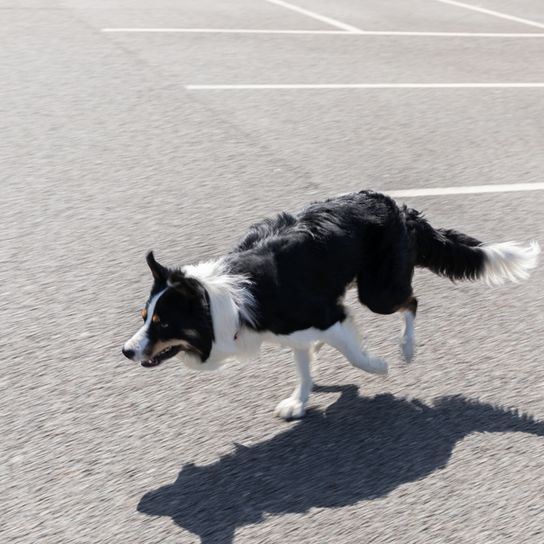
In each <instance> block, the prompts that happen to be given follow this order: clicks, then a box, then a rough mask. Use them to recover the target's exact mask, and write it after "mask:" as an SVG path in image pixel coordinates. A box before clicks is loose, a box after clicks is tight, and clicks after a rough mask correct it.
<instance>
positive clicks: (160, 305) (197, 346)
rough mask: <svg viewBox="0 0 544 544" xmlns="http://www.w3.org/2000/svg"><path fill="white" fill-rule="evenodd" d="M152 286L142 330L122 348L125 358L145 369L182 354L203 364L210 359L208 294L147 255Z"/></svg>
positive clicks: (190, 280)
mask: <svg viewBox="0 0 544 544" xmlns="http://www.w3.org/2000/svg"><path fill="white" fill-rule="evenodd" d="M147 264H148V265H149V268H150V269H151V272H152V274H153V287H152V288H151V293H150V295H149V299H148V301H147V303H146V305H145V307H144V308H143V309H142V311H141V316H142V319H143V321H144V324H143V325H142V327H141V328H140V329H139V330H138V332H136V334H135V335H134V336H133V337H132V338H131V339H130V340H128V341H127V342H126V343H125V345H124V346H123V354H124V355H125V357H128V358H129V359H132V360H133V361H139V362H140V363H141V364H142V366H145V367H153V366H157V365H159V364H160V363H162V362H163V361H165V360H166V359H170V358H171V357H174V356H175V355H177V354H178V353H180V352H182V351H183V352H186V353H188V354H191V355H192V356H194V357H195V356H196V357H197V358H198V359H200V361H202V362H204V361H206V359H207V358H208V357H209V355H210V352H211V349H212V343H213V340H214V336H213V325H212V319H211V314H210V304H209V299H208V295H207V293H206V290H205V289H204V287H203V285H202V284H201V283H200V282H199V281H198V280H196V279H195V278H189V277H186V276H185V274H184V273H183V271H181V270H171V269H169V268H166V267H164V266H162V265H160V264H159V263H158V262H157V261H156V260H155V257H154V256H153V252H149V253H148V255H147Z"/></svg>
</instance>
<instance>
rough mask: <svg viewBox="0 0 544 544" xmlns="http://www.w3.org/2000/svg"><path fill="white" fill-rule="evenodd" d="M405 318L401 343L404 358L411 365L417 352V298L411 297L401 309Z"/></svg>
mask: <svg viewBox="0 0 544 544" xmlns="http://www.w3.org/2000/svg"><path fill="white" fill-rule="evenodd" d="M401 311H402V314H403V317H404V327H403V330H402V338H401V341H400V349H401V351H402V357H403V359H404V360H405V361H406V362H407V363H411V362H412V359H413V358H414V352H415V333H414V322H415V320H416V313H417V298H416V297H410V299H409V300H408V302H407V303H406V304H405V305H404V306H403V307H402V308H401Z"/></svg>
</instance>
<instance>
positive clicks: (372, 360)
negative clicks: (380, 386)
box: [354, 357, 389, 376]
mask: <svg viewBox="0 0 544 544" xmlns="http://www.w3.org/2000/svg"><path fill="white" fill-rule="evenodd" d="M354 366H356V367H357V368H360V369H361V370H364V371H365V372H370V374H380V375H382V376H385V375H386V374H387V373H388V372H389V366H388V364H387V361H385V360H384V359H382V358H380V357H364V358H362V359H361V360H360V361H357V362H356V363H354Z"/></svg>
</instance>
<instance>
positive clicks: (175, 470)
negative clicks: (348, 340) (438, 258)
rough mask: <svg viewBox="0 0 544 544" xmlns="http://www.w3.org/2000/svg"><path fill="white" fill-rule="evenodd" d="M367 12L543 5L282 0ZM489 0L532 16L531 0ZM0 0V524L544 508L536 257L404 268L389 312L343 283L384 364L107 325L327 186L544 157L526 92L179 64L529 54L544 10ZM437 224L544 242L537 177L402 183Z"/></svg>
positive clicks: (273, 66)
mask: <svg viewBox="0 0 544 544" xmlns="http://www.w3.org/2000/svg"><path fill="white" fill-rule="evenodd" d="M294 3H295V4H297V5H299V6H301V7H304V8H306V9H309V10H313V11H315V12H317V13H321V14H324V15H327V16H329V17H333V18H336V19H338V20H340V21H342V22H344V23H346V24H351V25H354V26H358V27H360V28H363V29H365V30H406V31H412V30H413V31H453V32H463V31H467V32H480V31H481V32H538V31H539V30H538V28H535V27H530V26H528V25H523V24H520V23H516V22H514V21H510V20H506V19H499V18H496V17H493V16H486V15H484V14H481V13H476V12H471V11H468V10H463V9H461V8H455V7H454V6H448V5H445V4H442V3H439V2H434V1H433V0H409V1H407V2H403V3H402V5H400V6H399V5H398V3H397V2H393V1H390V2H378V1H371V0H368V1H367V0H365V1H364V2H356V1H355V0H342V1H341V2H334V3H332V2H325V0H303V1H302V0H301V1H299V0H296V1H294ZM478 4H479V5H483V6H485V7H486V8H487V9H490V10H493V9H494V10H498V11H502V12H506V13H510V14H511V15H514V16H517V17H525V18H529V19H532V20H534V21H537V22H538V21H539V22H540V23H544V9H542V6H541V5H540V4H539V2H536V1H535V0H523V1H516V2H514V0H485V2H483V3H480V2H479V3H478ZM150 6H151V4H150V3H147V2H143V1H141V0H140V1H138V2H129V1H128V0H124V1H121V0H119V1H115V2H110V1H100V2H91V0H77V1H76V0H71V1H69V0H65V1H64V0H56V1H45V0H0V17H1V28H2V31H1V32H0V97H1V100H0V120H1V126H2V138H0V183H1V198H0V265H1V266H0V294H1V296H0V301H1V307H2V317H3V321H4V328H3V330H4V335H3V341H2V342H1V347H0V349H1V355H2V357H1V358H0V365H1V370H2V372H1V374H0V393H1V395H0V414H1V417H0V459H1V464H0V542H9V543H37V542H39V543H46V544H57V543H64V542H69V543H72V542H73V543H78V544H80V543H81V544H83V543H102V542H104V543H113V542H115V543H117V542H119V543H125V542H126V543H145V544H148V543H159V542H160V543H174V542H175V543H183V544H185V543H187V544H190V543H191V544H192V543H197V542H204V543H205V544H223V543H226V544H227V543H228V544H230V543H232V542H234V544H244V543H246V544H247V543H258V542H262V543H271V544H276V543H283V542H285V541H289V542H296V543H311V544H317V543H320V544H321V543H324V542H332V543H335V544H336V543H338V544H348V543H353V542H375V543H380V544H381V543H394V544H409V543H410V544H411V543H414V544H419V543H425V544H427V543H433V544H435V543H452V544H457V543H467V544H468V543H471V544H473V543H475V542H477V543H483V544H490V543H500V544H503V543H516V544H517V543H530V544H537V543H540V542H542V539H543V536H544V455H543V452H544V395H543V391H544V365H543V363H544V361H543V355H544V336H543V334H542V328H543V325H544V311H543V309H542V308H543V307H544V304H543V302H544V295H543V294H542V290H543V289H544V272H543V269H542V267H540V268H539V269H538V270H536V271H535V272H534V274H533V275H532V277H531V279H530V280H529V281H528V282H526V283H523V284H520V285H509V286H504V287H501V288H495V289H489V288H487V287H485V286H482V285H472V284H468V285H467V284H459V285H452V284H451V283H449V282H447V281H446V280H443V279H439V278H437V277H435V276H433V275H432V274H430V273H427V272H426V271H420V272H418V273H417V277H416V280H415V289H416V293H417V294H418V297H419V299H420V304H421V306H420V314H419V318H418V322H417V329H416V330H417V349H418V352H417V356H416V360H415V361H414V363H413V364H412V365H411V366H409V367H406V366H404V365H403V364H402V363H401V361H400V357H399V354H398V347H397V338H398V335H399V329H400V323H399V319H398V316H387V317H380V316H374V315H372V314H370V312H368V311H366V310H364V309H363V308H360V307H359V306H358V305H357V304H356V303H355V301H354V300H353V298H352V297H351V298H350V304H352V306H353V309H354V311H355V312H356V317H357V320H358V322H359V324H360V328H361V330H362V331H363V334H364V338H365V342H366V344H367V345H368V347H369V349H370V350H372V352H374V353H376V354H380V355H383V356H385V357H387V359H388V360H389V361H390V365H391V372H390V375H389V376H388V377H387V378H385V379H383V378H379V377H373V376H370V375H367V374H362V373H359V372H357V371H356V370H354V369H352V368H351V367H350V366H349V365H348V364H347V363H346V362H345V361H344V360H343V359H342V358H341V357H340V356H339V355H338V354H336V353H335V352H333V351H332V350H328V349H325V350H323V351H322V352H321V354H320V356H319V359H318V361H317V362H316V365H315V378H316V382H317V383H318V384H319V387H318V388H317V391H316V392H315V393H314V396H313V397H312V399H311V403H310V407H311V410H310V413H309V415H308V417H307V418H306V419H305V420H303V421H300V422H290V423H286V422H283V421H280V420H278V419H275V418H274V417H273V415H272V411H273V408H274V406H275V404H276V403H277V402H278V401H279V400H281V399H282V398H284V396H286V395H287V394H289V392H290V389H291V387H292V382H293V380H294V369H293V367H292V364H291V361H290V356H289V353H288V352H287V351H286V350H281V349H277V348H267V349H265V351H264V352H263V355H262V356H261V358H260V359H259V360H258V361H255V362H254V363H252V364H250V365H246V366H242V365H234V366H233V367H230V368H228V369H225V370H224V371H221V372H219V373H217V374H204V375H200V374H194V373H192V372H190V371H188V370H185V369H184V368H181V367H180V366H179V365H177V364H176V363H175V362H170V363H165V364H164V365H162V366H161V367H159V368H157V369H153V370H146V369H143V368H141V367H139V366H137V365H134V364H130V363H128V362H125V361H124V360H123V358H122V355H121V352H120V347H121V344H122V343H123V341H124V340H125V339H126V338H127V337H128V336H129V335H131V334H132V332H133V331H134V329H135V328H136V327H137V326H138V323H139V321H138V320H139V317H138V310H139V308H140V307H141V306H142V304H143V302H144V301H145V298H146V294H147V290H148V289H149V283H150V282H149V274H148V271H147V269H146V267H145V263H144V255H145V252H146V251H147V250H148V249H150V248H153V249H154V250H155V251H156V253H157V256H158V257H159V258H160V259H162V260H164V261H165V262H166V263H167V264H182V263H190V262H196V261H198V260H203V259H207V258H211V257H213V256H218V255H221V254H222V253H224V252H225V251H227V250H228V248H229V247H230V246H231V245H232V243H233V242H234V241H235V240H236V239H237V237H238V236H239V235H240V234H242V233H243V231H244V229H245V228H247V226H248V225H249V224H250V223H251V222H252V221H254V220H256V219H258V218H260V217H262V216H263V215H266V214H272V213H274V212H276V211H279V210H281V209H297V208H299V207H300V206H301V205H303V204H304V203H306V202H308V201H310V200H314V199H319V198H323V197H327V196H330V195H333V194H335V193H339V192H346V191H350V190H358V189H363V188H374V189H384V190H398V189H408V188H421V187H446V186H459V187H462V186H469V185H480V184H515V183H531V182H536V181H542V172H543V170H544V148H543V144H542V142H543V141H544V111H543V109H544V95H543V93H544V90H543V89H470V90H458V89H455V90H454V89H447V90H436V89H431V90H422V89H417V90H405V89H404V90H403V89H394V90H372V91H369V90H351V91H348V90H340V91H304V92H302V91H296V90H295V91H273V90H271V91H264V92H263V91H259V92H252V91H243V92H238V91H237V92H230V91H228V92H197V91H187V90H186V89H185V87H184V86H185V85H187V84H195V83H225V84H229V83H241V82H242V83H338V82H342V83H350V82H355V83H364V82H376V81H379V82H402V81H408V80H409V81H411V82H418V81H419V82H455V81H503V82H513V81H514V82H539V81H540V82H542V81H544V74H543V73H542V66H543V63H542V59H543V54H544V38H519V39H517V38H466V37H465V38H463V37H440V38H438V37H434V38H430V37H402V38H400V37H383V36H382V37H370V36H328V35H274V36H271V35H266V34H262V35H261V34H255V35H228V36H227V35H218V34H198V35H185V34H137V35H136V34H135V35H128V34H110V33H103V32H101V28H103V27H112V26H114V27H115V26H119V27H131V26H138V27H149V26H156V27H166V26H168V27H187V28H189V27H193V28H196V27H200V28H212V27H215V28H253V29H267V28H268V29H285V30H287V29H290V30H304V29H306V30H310V29H318V30H319V29H321V30H327V29H334V28H333V27H331V26H328V25H326V24H325V23H323V22H320V21H317V20H315V19H311V18H309V17H306V16H304V15H302V14H297V13H295V12H293V11H289V10H286V9H283V8H281V7H280V6H275V5H272V4H270V3H268V2H265V1H262V2H261V1H259V0H255V1H249V0H234V1H233V2H229V3H228V6H227V4H226V3H225V2H220V1H219V0H206V1H202V2H200V1H199V2H198V3H196V2H190V1H189V0H183V1H174V0H160V1H157V2H155V3H153V7H150ZM406 202H407V203H408V204H409V205H411V206H413V207H416V208H418V209H422V210H424V211H425V212H426V214H427V216H428V217H429V219H430V220H431V221H432V223H433V224H434V225H436V226H444V227H455V228H458V229H460V230H463V231H465V232H467V233H469V234H471V235H473V236H477V237H479V238H482V239H484V240H487V241H495V240H510V239H515V240H520V241H526V240H529V239H536V240H539V241H540V242H541V244H542V243H544V223H543V212H542V210H543V205H544V193H543V192H525V193H516V192H513V193H496V194H495V193H493V194H476V195H456V196H445V195H443V196H433V197H418V198H410V199H407V200H406Z"/></svg>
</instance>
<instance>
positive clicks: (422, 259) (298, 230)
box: [228, 191, 484, 334]
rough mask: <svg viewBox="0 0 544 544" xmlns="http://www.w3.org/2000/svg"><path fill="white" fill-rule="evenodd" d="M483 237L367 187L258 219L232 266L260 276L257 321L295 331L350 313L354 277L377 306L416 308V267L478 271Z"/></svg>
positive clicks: (465, 273)
mask: <svg viewBox="0 0 544 544" xmlns="http://www.w3.org/2000/svg"><path fill="white" fill-rule="evenodd" d="M479 243H480V242H478V241H477V240H475V239H473V238H470V237H468V236H465V235H463V234H460V233H457V232H455V231H443V230H435V229H433V228H432V227H431V226H430V225H429V223H428V222H427V221H426V220H425V219H423V218H422V217H421V216H420V214H419V213H418V212H416V211H415V210H410V209H407V208H403V209H399V207H398V206H397V205H396V203H395V202H394V201H393V200H392V199H391V198H389V197H387V196H385V195H383V194H380V193H374V192H371V191H362V192H360V193H352V194H348V195H343V196H339V197H336V198H332V199H329V200H326V201H324V202H319V203H314V204H311V205H310V206H308V207H307V208H306V209H304V210H303V211H301V212H300V213H298V214H296V215H290V214H287V213H281V214H279V215H278V216H277V217H276V218H274V219H265V220H264V221H261V222H260V223H257V224H255V225H253V226H252V227H251V228H250V230H249V232H248V234H247V235H246V236H245V237H244V238H243V239H242V241H241V242H240V243H239V244H238V246H237V247H236V248H235V249H234V251H233V252H232V253H230V254H229V256H228V259H229V266H230V269H231V271H232V272H235V273H241V274H245V275H248V276H249V278H250V279H251V280H252V282H253V295H254V297H255V299H256V301H257V318H258V319H257V325H256V328H257V329H258V330H269V331H271V332H273V333H275V334H289V333H291V332H294V331H297V330H302V329H306V328H308V327H315V328H318V329H322V330H324V329H326V328H328V327H330V326H331V325H333V324H334V323H335V322H337V321H342V320H343V319H344V318H345V311H344V309H343V306H342V300H341V299H342V296H343V295H344V293H345V290H346V287H347V286H348V285H349V284H350V283H351V282H353V281H356V282H357V290H358V295H359V300H360V302H361V303H362V304H364V305H366V306H367V307H368V308H369V309H370V310H372V311H373V312H376V313H379V314H390V313H393V312H395V311H398V310H399V309H401V308H404V307H406V308H407V309H415V307H417V301H416V300H415V299H414V298H413V296H412V286H411V282H412V276H413V271H414V267H415V266H424V267H427V268H430V269H431V270H432V271H433V272H435V273H437V274H440V275H445V276H447V277H449V278H450V279H452V280H453V279H475V278H476V277H478V275H479V274H480V273H481V272H482V270H483V265H484V260H483V259H484V257H483V253H482V252H481V251H480V250H478V249H477V247H476V246H477V245H478V244H479Z"/></svg>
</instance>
